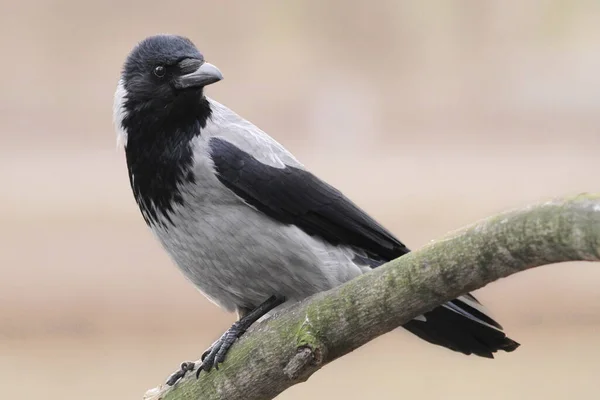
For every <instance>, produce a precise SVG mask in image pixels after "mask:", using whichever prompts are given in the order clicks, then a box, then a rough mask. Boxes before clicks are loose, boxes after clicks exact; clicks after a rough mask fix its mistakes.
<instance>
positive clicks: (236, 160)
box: [209, 138, 409, 260]
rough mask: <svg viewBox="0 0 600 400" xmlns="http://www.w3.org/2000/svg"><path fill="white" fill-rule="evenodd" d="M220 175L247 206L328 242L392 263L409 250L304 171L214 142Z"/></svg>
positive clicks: (340, 196) (212, 145)
mask: <svg viewBox="0 0 600 400" xmlns="http://www.w3.org/2000/svg"><path fill="white" fill-rule="evenodd" d="M209 146H210V154H211V157H212V159H213V162H214V165H215V169H216V172H217V176H218V178H219V180H220V181H221V182H222V183H223V185H225V186H226V187H227V188H229V189H230V190H232V191H233V192H234V193H235V194H236V195H238V196H239V197H241V198H242V199H244V201H246V202H247V203H248V204H250V205H252V206H253V207H255V208H256V209H258V210H260V211H261V212H263V213H265V214H266V215H268V216H269V217H271V218H274V219H276V220H278V221H280V222H282V223H285V224H294V225H296V226H298V227H299V228H300V229H302V230H303V231H304V232H306V233H308V234H309V235H314V236H319V237H321V238H322V239H324V240H326V241H327V242H329V243H331V244H333V245H338V244H343V245H348V246H353V247H356V248H359V249H362V250H364V251H365V252H367V253H368V254H369V255H372V256H375V258H377V259H383V260H391V259H394V258H396V257H399V256H401V255H403V254H406V253H408V251H409V250H408V249H407V248H406V246H404V245H403V244H402V243H401V242H400V241H399V240H398V239H396V238H395V237H394V236H393V235H392V234H391V233H390V232H389V231H387V230H386V229H385V228H384V227H382V226H381V225H380V224H379V223H377V221H375V220H374V219H373V218H371V217H369V216H368V215H367V214H366V213H365V212H364V211H362V210H361V209H360V208H359V207H358V206H356V205H355V204H354V203H352V201H350V200H349V199H348V198H347V197H346V196H344V195H343V194H342V193H341V192H340V191H339V190H337V189H335V188H334V187H332V186H330V185H328V184H327V183H325V182H323V181H322V180H320V179H319V178H317V177H316V176H314V175H313V174H311V173H310V172H308V171H305V170H303V169H300V168H295V167H290V166H287V167H285V168H276V167H271V166H269V165H266V164H263V163H261V162H260V161H258V160H257V159H256V158H254V157H253V156H251V155H250V154H248V153H246V152H245V151H243V150H241V149H239V148H238V147H237V146H235V145H234V144H232V143H230V142H228V141H226V140H223V139H219V138H211V139H210V142H209Z"/></svg>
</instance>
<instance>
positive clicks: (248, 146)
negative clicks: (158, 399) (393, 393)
mask: <svg viewBox="0 0 600 400" xmlns="http://www.w3.org/2000/svg"><path fill="white" fill-rule="evenodd" d="M222 78H223V77H222V75H221V72H220V71H219V70H218V69H217V67H215V66H214V65H212V64H209V63H208V62H206V61H205V60H204V56H203V55H202V54H201V53H200V52H199V51H198V49H197V48H196V46H195V45H194V44H193V43H192V42H191V41H190V40H189V39H187V38H184V37H181V36H175V35H157V36H152V37H148V38H146V39H145V40H143V41H142V42H140V43H139V44H138V45H137V46H135V48H134V49H133V50H132V51H131V53H130V54H129V56H128V57H127V59H126V61H125V64H124V67H123V70H122V75H121V79H120V80H119V83H118V86H117V90H116V93H115V101H114V122H115V126H116V129H117V133H118V136H119V139H120V141H121V142H122V143H123V144H124V146H125V153H126V159H127V168H128V172H129V179H130V183H131V188H132V190H133V195H134V197H135V200H136V201H137V204H138V205H139V208H140V211H141V213H142V216H143V218H144V220H145V221H146V223H147V224H148V226H149V227H150V229H151V230H152V231H153V232H154V234H155V236H156V237H157V238H158V240H159V241H160V243H161V244H162V245H163V247H164V249H165V250H166V251H167V253H168V254H169V255H170V257H171V258H172V259H173V261H174V263H175V264H176V265H177V266H178V267H179V269H180V270H181V271H182V272H183V274H184V275H185V277H186V278H187V279H189V280H190V281H191V282H192V283H193V284H194V285H195V286H196V287H197V288H198V289H199V290H200V291H201V292H202V293H203V294H204V295H205V296H206V297H207V298H209V299H210V300H211V301H212V302H214V303H216V304H217V305H219V306H221V307H222V308H224V309H225V310H228V311H236V312H237V313H238V316H239V320H238V321H237V322H236V323H235V324H233V326H232V327H231V328H230V329H229V330H228V331H227V332H226V333H225V334H224V335H223V336H221V338H220V339H219V340H217V341H216V342H215V343H214V344H213V345H212V346H211V347H210V348H209V349H208V350H207V351H206V352H205V353H204V354H203V356H202V363H201V365H200V366H199V367H198V371H197V374H198V373H200V371H202V370H206V371H209V370H210V369H211V368H212V367H213V366H214V367H216V366H218V364H219V363H221V362H223V360H224V359H225V355H226V353H227V350H228V349H229V347H230V346H231V345H232V344H233V343H234V342H235V340H236V339H237V338H238V337H239V336H240V335H242V334H243V333H244V331H245V330H246V329H247V328H248V327H249V326H250V325H252V324H253V323H254V322H255V321H256V320H258V319H259V318H260V317H261V316H263V315H265V314H266V313H268V312H269V311H271V310H272V309H273V308H275V307H277V306H278V305H280V304H282V303H284V302H295V301H299V300H301V299H304V298H306V297H308V296H310V295H313V294H315V293H318V292H322V291H325V290H328V289H331V288H333V287H335V286H338V285H340V284H342V283H344V282H346V281H348V280H350V279H353V278H355V277H357V276H359V275H361V274H363V273H365V272H367V271H369V270H371V269H372V268H377V267H378V266H379V265H381V264H384V263H385V262H387V261H390V260H392V259H394V258H397V257H400V256H402V255H404V254H406V253H408V252H409V249H408V248H407V247H406V246H405V245H404V244H402V243H401V242H400V241H399V240H398V239H397V238H396V237H395V236H394V235H393V234H392V233H390V232H389V231H388V230H387V229H386V228H384V227H383V226H382V225H381V224H379V223H378V222H377V221H375V220H374V219H373V218H371V217H370V216H369V215H368V214H366V213H365V212H364V211H363V210H361V209H360V208H359V207H358V206H357V205H356V204H354V203H353V202H352V201H350V200H349V199H348V198H347V197H346V196H344V195H343V194H342V193H341V192H340V191H339V190H337V189H336V188H334V187H332V186H331V185H329V184H327V183H326V182H324V181H323V180H321V179H319V178H318V177H317V176H315V175H313V174H312V173H311V172H309V171H308V170H307V169H306V168H305V167H304V166H303V165H302V164H301V163H300V162H299V161H298V160H297V159H296V158H295V157H294V156H293V155H292V154H291V153H290V152H288V151H287V150H286V149H285V148H284V147H283V146H281V145H280V144H279V143H278V142H276V141H275V140H274V139H273V138H271V137H270V136H269V135H267V134H266V133H265V132H263V131H261V130H260V129H259V128H257V127H256V126H254V125H253V124H252V123H251V122H249V121H247V120H245V119H243V118H242V117H240V116H239V115H237V114H236V113H234V112H233V111H231V110H230V109H229V108H227V107H225V106H224V105H222V104H220V103H218V102H216V101H215V100H213V99H211V98H209V97H207V96H206V95H205V90H204V89H205V87H206V86H208V85H210V84H212V83H215V82H218V81H220V80H221V79H222ZM404 328H406V329H407V330H409V331H410V332H412V333H414V334H415V335H417V336H418V337H420V338H422V339H424V340H426V341H428V342H430V343H433V344H436V345H440V346H444V347H447V348H449V349H452V350H454V351H457V352H461V353H464V354H475V355H478V356H481V357H488V358H493V355H492V354H493V353H494V352H496V351H498V350H504V351H508V352H510V351H513V350H515V349H516V348H517V347H518V346H519V344H518V343H516V342H515V341H513V340H511V339H509V338H508V337H506V335H505V334H504V333H503V331H502V327H501V326H500V325H499V324H498V323H497V322H496V321H494V320H493V319H492V318H491V317H490V316H489V315H488V312H487V311H486V309H485V308H484V307H483V306H482V305H481V304H480V303H479V302H478V301H477V299H475V297H473V296H472V295H470V294H466V295H464V296H461V297H459V298H457V299H455V300H452V301H450V302H448V303H446V304H444V305H441V306H439V307H437V308H435V309H434V310H432V311H430V312H427V313H425V314H424V315H421V316H419V317H417V318H415V319H414V320H412V321H410V322H408V323H407V324H406V325H404ZM192 369H194V364H193V363H184V364H182V369H181V371H180V373H179V374H178V375H176V376H175V377H174V378H173V379H170V382H169V383H170V384H173V383H174V381H176V380H177V378H179V377H181V376H183V375H184V374H185V372H186V371H189V370H192Z"/></svg>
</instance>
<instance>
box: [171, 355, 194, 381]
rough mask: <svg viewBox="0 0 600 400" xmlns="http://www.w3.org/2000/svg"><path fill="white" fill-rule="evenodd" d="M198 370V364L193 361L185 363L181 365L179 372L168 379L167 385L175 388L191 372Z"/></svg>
mask: <svg viewBox="0 0 600 400" xmlns="http://www.w3.org/2000/svg"><path fill="white" fill-rule="evenodd" d="M195 368H196V363H194V362H192V361H184V362H182V363H181V367H179V371H177V372H175V373H173V374H172V375H171V376H170V377H169V379H167V382H166V383H167V385H169V386H173V385H174V384H175V383H177V381H179V380H180V379H182V378H183V377H184V376H185V374H187V373H188V372H190V371H193V370H194V369H195Z"/></svg>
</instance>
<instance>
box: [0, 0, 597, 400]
mask: <svg viewBox="0 0 600 400" xmlns="http://www.w3.org/2000/svg"><path fill="white" fill-rule="evenodd" d="M2 10H3V12H2V13H1V15H0V33H1V34H0V48H1V49H2V55H3V57H2V59H3V60H4V61H3V70H4V71H5V72H6V74H5V75H4V79H2V80H1V81H0V180H1V182H2V189H1V190H0V247H1V250H0V301H1V302H0V393H2V394H3V396H6V397H7V398H12V399H34V398H35V399H90V400H94V399H107V398H111V399H113V398H114V399H117V398H118V399H140V398H141V397H142V396H143V394H144V392H145V391H146V390H147V389H149V388H152V387H154V386H156V385H158V384H159V383H161V382H163V381H164V380H165V379H166V377H167V376H168V375H169V374H170V373H171V372H172V371H174V370H175V369H176V368H177V367H178V365H179V363H180V362H181V361H183V360H188V359H196V358H198V357H199V356H200V354H201V353H202V351H203V350H204V349H205V348H206V347H207V346H208V345H210V343H212V341H213V340H214V339H216V338H217V337H218V336H219V335H220V334H221V333H222V331H223V330H224V329H226V328H227V327H229V325H230V324H231V322H232V321H233V319H234V316H233V315H230V314H227V313H225V312H224V311H221V310H219V309H218V308H217V307H216V306H214V305H212V304H211V303H209V302H208V301H207V300H205V299H204V297H203V296H202V295H201V294H199V293H198V292H197V291H196V290H195V289H194V288H193V287H192V286H191V285H190V284H188V283H187V281H186V280H185V279H184V278H183V276H182V275H181V274H180V273H179V271H178V270H177V269H176V268H175V267H174V266H173V265H172V263H171V261H170V260H169V259H168V257H167V256H166V254H165V253H164V252H163V250H162V249H161V248H160V246H159V244H158V243H157V242H156V241H155V240H154V238H153V236H152V234H151V233H150V232H149V230H148V229H147V228H146V226H145V224H144V222H143V220H142V218H141V215H140V214H139V211H138V209H137V206H136V204H135V202H134V200H133V197H132V195H131V193H130V188H129V183H128V178H127V172H126V166H125V160H124V154H123V152H122V150H116V149H115V133H114V129H113V126H112V102H113V93H114V89H115V86H116V82H117V80H118V77H119V74H120V69H121V65H122V63H123V61H124V59H125V57H126V55H127V53H128V52H129V50H130V49H131V48H132V47H133V46H134V45H135V44H136V42H137V41H139V40H141V39H143V38H144V37H146V36H148V35H151V34H155V33H178V34H182V35H186V36H188V37H190V38H191V39H192V40H193V41H194V42H195V43H196V44H197V45H198V47H199V48H200V49H201V51H202V52H203V53H204V54H205V56H206V58H207V59H208V60H209V61H210V62H212V63H214V64H216V65H217V66H218V67H219V68H220V69H221V71H222V72H223V73H224V75H225V80H224V81H222V82H220V83H219V84H217V85H214V86H211V87H210V88H209V89H208V94H209V95H210V96H212V97H213V98H215V99H217V100H218V101H220V102H223V103H225V104H227V105H228V106H229V107H231V108H233V109H234V110H236V111H237V112H238V113H240V114H241V115H243V116H244V117H246V118H248V119H250V120H251V121H253V122H254V123H256V124H257V125H258V126H260V127H261V128H262V129H264V130H265V131H267V132H269V133H270V134H271V135H272V136H274V137H275V138H276V139H278V140H279V141H280V142H282V143H283V144H284V145H285V146H287V147H288V148H289V149H290V150H292V151H293V152H294V153H295V154H296V155H297V156H298V158H299V159H301V160H302V161H303V162H304V163H305V164H306V165H307V166H308V167H309V168H310V169H311V170H313V171H314V172H316V173H317V174H318V175H320V176H322V177H324V178H325V179H327V180H328V181H330V182H331V183H333V184H334V185H335V186H337V187H339V188H340V189H341V190H342V191H344V192H345V193H346V194H347V195H348V196H349V197H351V198H352V199H353V200H355V201H356V202H357V203H358V204H359V205H361V206H362V207H364V208H365V209H366V210H368V211H369V212H370V213H371V214H372V215H373V216H375V217H376V218H377V219H378V220H380V221H381V222H382V223H384V225H386V226H387V227H389V228H390V229H391V230H392V231H393V232H394V233H396V234H397V235H398V236H399V237H400V238H401V239H402V241H404V242H405V243H406V244H407V245H408V246H410V247H412V248H418V247H420V246H422V245H423V244H425V243H427V242H428V241H429V240H432V239H435V238H439V237H441V236H442V235H444V234H445V233H446V232H448V231H449V230H453V229H456V228H459V227H461V226H463V225H465V224H468V223H471V222H474V221H475V220H477V219H480V218H483V217H486V216H488V215H490V214H494V213H497V212H500V211H503V210H506V209H510V208H514V207H521V206H524V205H527V204H529V203H531V202H537V201H541V200H545V199H548V198H550V197H553V196H559V195H566V194H575V193H579V192H585V191H590V192H591V191H596V192H597V191H599V190H600V183H599V181H598V171H599V170H600V157H598V147H599V146H600V132H599V129H600V113H599V112H598V110H599V109H600V75H599V73H598V71H600V51H599V50H600V46H599V44H600V2H598V1H595V0H587V1H585V0H581V1H575V0H572V1H558V0H547V1H545V0H523V1H519V2H508V1H504V0H492V1H478V2H475V1H466V0H464V1H444V0H439V1H393V0H389V1H388V0H386V1H384V0H379V1H375V2H367V1H348V0H304V1H287V2H282V1H276V0H270V1H252V2H250V1H245V0H237V1H233V0H230V1H228V2H220V1H201V0H194V1H189V0H185V1H173V2H166V1H149V0H145V1H140V0H133V1H127V2H123V1H114V0H105V1H89V2H82V1H75V0H62V1H58V0H55V1H50V0H32V1H26V2H9V1H7V0H3V3H2ZM599 283H600V269H599V268H598V265H592V264H583V263H574V264H573V265H554V266H549V267H545V268H541V269H538V270H534V271H529V272H525V273H521V274H518V275H516V276H513V277H510V278H508V279H504V280H502V281H500V282H496V283H494V284H492V285H489V286H488V287H486V288H484V289H482V290H480V291H478V295H479V297H480V298H481V300H483V301H484V302H485V303H486V304H487V305H488V306H489V308H490V309H491V310H493V313H494V316H495V317H497V319H499V320H500V321H501V322H502V324H503V325H504V327H505V328H506V330H507V332H509V334H510V335H511V336H512V337H513V338H515V339H517V340H518V341H520V342H521V343H522V347H521V348H520V349H519V350H518V351H517V352H515V353H512V354H510V355H509V354H500V355H499V356H498V357H497V359H496V360H495V361H490V360H485V359H478V358H473V357H465V356H462V355H459V354H455V353H452V352H450V351H447V350H445V349H442V348H438V347H435V346H430V345H428V344H426V343H425V342H422V341H420V340H418V339H416V338H415V337H413V336H411V335H409V334H408V333H406V332H404V331H398V332H393V333H390V334H388V335H385V336H384V337H381V338H379V339H378V340H376V341H374V342H372V343H370V344H369V345H367V346H365V347H363V348H361V349H359V350H357V351H355V352H354V353H353V354H351V355H349V356H347V357H344V358H343V359H341V360H339V361H337V362H335V363H333V364H331V365H329V366H328V367H326V368H325V369H324V370H322V371H321V372H319V373H318V374H316V375H315V376H313V377H312V378H311V379H310V380H309V381H308V382H307V383H305V384H303V385H299V386H296V387H294V388H292V389H290V390H289V391H287V392H285V393H284V394H282V395H281V396H280V397H279V398H280V399H286V400H293V399H306V398H323V399H365V398H369V399H371V398H377V399H398V398H404V397H410V398H418V399H463V400H464V399H480V398H485V399H490V400H491V399H542V398H543V399H567V398H569V399H570V398H577V397H578V396H585V397H586V398H590V397H591V398H594V397H596V396H597V393H598V390H600V381H598V376H597V369H598V360H599V359H600V346H598V341H597V338H598V333H597V332H598V330H599V329H600V291H599V290H598V285H599Z"/></svg>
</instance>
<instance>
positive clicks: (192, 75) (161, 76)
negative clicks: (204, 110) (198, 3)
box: [115, 35, 223, 116]
mask: <svg viewBox="0 0 600 400" xmlns="http://www.w3.org/2000/svg"><path fill="white" fill-rule="evenodd" d="M221 79H223V76H222V75H221V72H220V71H219V70H218V69H217V67H215V66H214V65H212V64H209V63H207V62H205V61H204V56H203V55H202V54H201V53H200V52H199V51H198V49H197V48H196V46H195V45H194V44H193V43H192V42H191V41H190V40H189V39H187V38H185V37H182V36H176V35H156V36H150V37H148V38H146V39H144V40H143V41H142V42H140V43H139V44H138V45H137V46H136V47H135V48H134V49H133V50H132V51H131V53H130V54H129V56H128V57H127V60H126V61H125V65H124V67H123V73H122V76H121V82H120V85H122V88H120V89H121V91H122V97H124V98H122V99H121V102H122V104H120V105H119V106H120V107H123V111H126V112H128V113H132V112H134V113H135V112H136V111H142V112H144V113H147V112H152V113H159V114H160V115H162V116H168V115H169V114H170V112H171V111H172V110H173V109H181V108H182V107H184V108H189V107H193V106H194V104H197V103H198V102H199V101H200V100H201V99H202V98H203V96H204V95H203V89H204V87H205V86H207V85H210V84H211V83H215V82H218V81H220V80H221ZM186 103H187V104H186ZM115 106H117V104H115ZM188 111H189V110H188ZM154 115H155V116H156V114H154Z"/></svg>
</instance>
